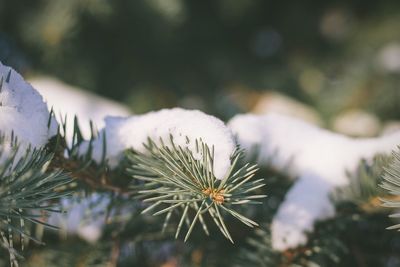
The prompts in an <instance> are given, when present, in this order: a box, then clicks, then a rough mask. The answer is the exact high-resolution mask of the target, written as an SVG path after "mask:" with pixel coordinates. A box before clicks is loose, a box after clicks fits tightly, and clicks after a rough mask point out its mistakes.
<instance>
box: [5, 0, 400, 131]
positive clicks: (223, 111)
mask: <svg viewBox="0 0 400 267" xmlns="http://www.w3.org/2000/svg"><path fill="white" fill-rule="evenodd" d="M0 60H1V61H2V62H3V63H4V64H7V65H10V66H13V67H14V68H15V69H17V70H18V71H19V72H21V73H23V74H24V75H26V76H27V77H31V79H32V80H33V81H32V83H33V84H35V80H36V82H38V86H37V87H41V86H43V87H46V86H47V87H49V89H51V87H53V88H56V87H57V86H60V87H66V88H71V90H74V89H76V90H78V91H79V92H81V90H87V91H91V92H94V93H96V94H98V95H101V96H104V97H106V98H109V99H112V100H115V101H118V102H120V103H123V104H124V105H125V106H126V108H125V107H119V106H118V108H121V109H120V111H118V112H116V113H117V114H122V113H129V112H133V113H143V112H146V111H150V110H155V109H160V108H165V107H174V106H181V107H185V108H196V109H201V110H203V111H206V112H208V113H211V114H214V115H217V116H218V117H220V118H222V119H224V120H227V119H229V118H230V117H232V116H233V115H234V114H236V113H240V112H254V113H266V112H270V111H275V112H281V113H285V114H289V115H294V116H298V117H301V118H303V119H305V120H307V121H310V122H312V123H315V124H318V125H321V126H324V127H327V128H331V129H334V130H336V131H339V132H343V133H346V134H349V135H352V136H376V135H379V134H382V133H388V132H391V131H393V129H396V128H399V127H400V122H399V121H400V83H399V82H400V2H399V1H396V0H392V1H370V0H362V1H361V0H352V1H316V0H315V1H312V0H308V1H262V0H253V1H249V0H235V1H229V0H220V1H216V0H202V1H183V0H135V1H128V0H113V1H111V0H68V1H65V0H41V1H32V0H24V1H22V0H21V1H6V0H0ZM39 82H41V84H42V85H41V86H39V84H40V83H39ZM43 84H44V85H43ZM67 85H72V86H74V87H73V88H72V87H68V86H67ZM38 89H41V88H38ZM44 89H45V88H44ZM54 90H55V89H54ZM53 92H55V91H53ZM57 95H58V93H57V94H56V96H55V98H57ZM88 97H89V98H90V95H89V96H88ZM58 98H61V100H62V102H63V101H64V102H66V103H67V102H68V99H69V97H68V96H66V97H58ZM110 103H111V102H110ZM113 104H115V103H113ZM67 105H72V104H70V103H68V104H67ZM92 111H93V113H98V112H99V111H98V110H95V109H93V110H92Z"/></svg>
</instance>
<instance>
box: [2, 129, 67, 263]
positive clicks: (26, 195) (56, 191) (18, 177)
mask: <svg viewBox="0 0 400 267" xmlns="http://www.w3.org/2000/svg"><path fill="white" fill-rule="evenodd" d="M6 147H7V148H6ZM6 150H7V151H6ZM21 153H22V156H19V155H21ZM0 157H3V159H4V160H2V163H1V164H0V233H1V239H2V244H3V246H6V247H7V249H8V251H9V253H10V261H11V266H18V263H17V262H16V259H17V257H19V255H18V254H17V253H16V250H15V249H14V245H13V239H14V234H17V235H19V236H20V239H21V246H22V249H23V245H24V243H25V242H24V241H25V239H26V240H32V241H35V242H37V243H41V242H40V241H39V240H37V239H35V238H34V237H33V236H32V235H30V233H29V231H28V229H27V228H26V224H27V223H32V224H41V225H44V226H46V227H52V226H51V225H48V224H47V223H45V220H43V217H46V213H48V212H62V211H61V209H60V206H59V204H58V201H57V200H58V199H60V198H61V197H65V196H68V195H69V194H70V191H69V190H68V184H69V183H70V182H71V178H70V177H69V176H68V175H67V174H66V173H64V172H63V171H61V170H54V171H47V168H48V166H49V164H50V162H51V160H52V158H53V154H52V153H50V152H49V151H48V150H47V149H46V148H41V149H33V148H31V147H28V148H27V150H26V151H21V152H20V146H19V144H18V140H17V138H16V137H14V135H13V134H11V140H7V139H6V138H5V137H4V135H2V137H0Z"/></svg>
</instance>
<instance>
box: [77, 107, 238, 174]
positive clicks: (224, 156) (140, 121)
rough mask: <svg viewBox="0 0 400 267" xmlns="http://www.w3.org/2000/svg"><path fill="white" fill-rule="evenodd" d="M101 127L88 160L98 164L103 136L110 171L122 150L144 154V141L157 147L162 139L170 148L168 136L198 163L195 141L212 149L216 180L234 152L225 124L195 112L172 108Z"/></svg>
mask: <svg viewBox="0 0 400 267" xmlns="http://www.w3.org/2000/svg"><path fill="white" fill-rule="evenodd" d="M105 124H106V126H105V128H104V129H103V130H102V131H101V132H100V134H99V136H98V138H97V139H96V140H94V142H93V154H92V156H93V159H94V160H95V161H97V162H100V161H101V158H102V153H103V136H104V134H105V136H106V138H105V139H106V150H107V153H106V158H107V159H108V161H109V164H110V166H111V167H115V166H117V164H118V162H119V160H120V159H121V157H122V156H123V152H124V151H125V150H126V149H130V148H132V149H135V150H136V151H139V152H142V153H146V152H147V150H146V148H145V147H144V145H143V144H145V143H147V140H148V138H151V139H152V140H153V141H154V142H156V143H157V144H160V138H162V140H163V142H164V143H165V144H166V145H170V135H172V137H173V142H174V143H175V144H176V145H179V146H181V147H183V148H188V149H189V150H190V151H191V152H192V153H193V155H194V156H195V158H197V159H201V157H202V155H201V154H200V153H198V152H196V144H195V140H196V139H197V140H201V141H203V142H204V143H206V144H207V145H208V146H209V147H210V148H212V147H214V174H215V176H216V178H217V179H223V178H224V176H225V175H226V173H227V172H228V170H229V167H230V165H231V156H232V154H233V152H234V150H235V148H236V144H235V140H234V138H233V135H232V133H231V131H230V130H229V129H228V128H227V127H226V126H225V124H224V123H223V122H222V121H221V120H219V119H217V118H215V117H213V116H211V115H207V114H205V113H203V112H201V111H198V110H185V109H181V108H173V109H163V110H160V111H155V112H149V113H147V114H144V115H136V116H131V117H127V118H123V117H107V118H106V119H105ZM188 139H189V140H188ZM88 146H89V143H88V142H86V143H84V144H83V146H82V147H81V151H82V153H84V152H85V151H87V149H88Z"/></svg>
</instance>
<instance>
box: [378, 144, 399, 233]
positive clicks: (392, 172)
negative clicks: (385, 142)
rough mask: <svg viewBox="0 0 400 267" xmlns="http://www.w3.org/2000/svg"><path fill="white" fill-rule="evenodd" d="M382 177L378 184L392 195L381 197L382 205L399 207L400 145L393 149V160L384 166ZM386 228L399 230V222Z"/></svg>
mask: <svg viewBox="0 0 400 267" xmlns="http://www.w3.org/2000/svg"><path fill="white" fill-rule="evenodd" d="M382 178H383V181H382V183H381V184H380V186H381V187H382V188H383V189H385V190H386V191H387V192H388V193H389V194H390V195H391V196H392V197H385V198H382V199H381V200H382V202H383V204H382V205H383V206H384V207H388V208H394V209H398V208H400V146H399V147H398V151H393V161H392V162H391V163H390V164H389V166H388V167H387V168H385V172H384V174H383V176H382ZM390 217H392V218H399V217H400V213H395V214H392V215H390ZM387 229H396V230H398V231H400V224H396V225H393V226H390V227H388V228H387Z"/></svg>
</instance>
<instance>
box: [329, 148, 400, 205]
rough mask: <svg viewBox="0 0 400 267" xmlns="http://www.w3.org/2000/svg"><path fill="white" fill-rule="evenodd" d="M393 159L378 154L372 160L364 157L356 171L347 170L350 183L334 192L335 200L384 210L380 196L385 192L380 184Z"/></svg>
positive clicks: (339, 202)
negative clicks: (369, 160) (386, 168)
mask: <svg viewBox="0 0 400 267" xmlns="http://www.w3.org/2000/svg"><path fill="white" fill-rule="evenodd" d="M391 159H392V158H391V157H390V156H388V155H376V156H375V157H374V158H373V160H372V162H368V161H366V160H365V159H362V160H361V161H360V163H359V165H358V167H357V169H356V170H355V171H354V172H347V176H348V179H349V184H348V185H345V186H343V187H340V188H337V189H336V190H335V191H334V192H333V193H332V199H333V201H334V202H335V203H336V204H341V203H343V202H352V203H353V204H355V205H357V206H359V207H360V208H361V209H362V210H364V211H366V212H374V211H379V210H382V208H381V207H380V200H379V198H380V197H381V196H382V195H383V193H384V192H383V190H382V189H381V188H379V186H378V184H379V182H380V178H381V176H382V174H383V172H384V168H385V167H386V166H388V164H389V162H390V160H391Z"/></svg>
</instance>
